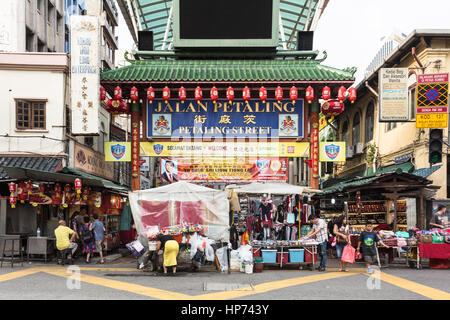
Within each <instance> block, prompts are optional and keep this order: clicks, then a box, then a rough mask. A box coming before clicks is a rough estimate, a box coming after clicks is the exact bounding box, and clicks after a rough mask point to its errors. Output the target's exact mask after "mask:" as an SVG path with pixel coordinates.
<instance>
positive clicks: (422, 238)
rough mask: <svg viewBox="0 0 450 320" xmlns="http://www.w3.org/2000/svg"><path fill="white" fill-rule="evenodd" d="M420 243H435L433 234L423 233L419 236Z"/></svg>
mask: <svg viewBox="0 0 450 320" xmlns="http://www.w3.org/2000/svg"><path fill="white" fill-rule="evenodd" d="M419 242H420V243H433V237H432V236H431V234H421V235H420V236H419Z"/></svg>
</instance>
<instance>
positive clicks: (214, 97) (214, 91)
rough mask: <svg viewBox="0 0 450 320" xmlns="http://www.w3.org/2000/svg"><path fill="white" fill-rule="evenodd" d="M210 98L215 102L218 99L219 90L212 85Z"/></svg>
mask: <svg viewBox="0 0 450 320" xmlns="http://www.w3.org/2000/svg"><path fill="white" fill-rule="evenodd" d="M210 93H211V100H212V101H213V102H216V101H217V100H219V90H217V88H216V87H215V86H214V87H212V88H211V92H210Z"/></svg>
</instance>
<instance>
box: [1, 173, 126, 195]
mask: <svg viewBox="0 0 450 320" xmlns="http://www.w3.org/2000/svg"><path fill="white" fill-rule="evenodd" d="M3 170H4V171H5V172H6V174H7V175H8V176H9V177H11V178H13V179H14V180H32V181H42V182H57V183H61V184H64V183H70V184H73V183H74V179H75V178H80V179H81V181H82V183H83V185H84V186H88V187H99V188H105V189H108V190H111V191H115V192H119V193H123V194H127V193H128V191H129V189H127V188H126V187H123V186H119V185H117V184H115V183H113V182H111V181H108V180H105V179H102V178H99V177H96V176H93V175H90V174H87V173H84V172H81V171H78V170H75V169H69V168H64V169H63V170H62V172H48V171H42V170H35V169H29V168H20V167H3Z"/></svg>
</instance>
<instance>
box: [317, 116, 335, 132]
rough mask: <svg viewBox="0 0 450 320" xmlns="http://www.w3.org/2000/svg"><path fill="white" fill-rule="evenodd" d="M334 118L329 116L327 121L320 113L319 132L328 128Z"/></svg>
mask: <svg viewBox="0 0 450 320" xmlns="http://www.w3.org/2000/svg"><path fill="white" fill-rule="evenodd" d="M333 121H334V116H329V117H328V121H327V118H326V117H325V116H324V115H323V114H322V113H321V114H319V131H322V130H323V129H325V128H326V127H327V126H328V123H333Z"/></svg>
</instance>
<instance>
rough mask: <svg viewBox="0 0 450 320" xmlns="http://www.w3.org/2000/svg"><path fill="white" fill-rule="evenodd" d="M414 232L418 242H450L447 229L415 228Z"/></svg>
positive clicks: (449, 234)
mask: <svg viewBox="0 0 450 320" xmlns="http://www.w3.org/2000/svg"><path fill="white" fill-rule="evenodd" d="M416 234H417V237H418V240H419V242H420V243H450V232H449V229H447V230H445V229H431V230H429V231H427V230H417V231H416Z"/></svg>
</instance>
